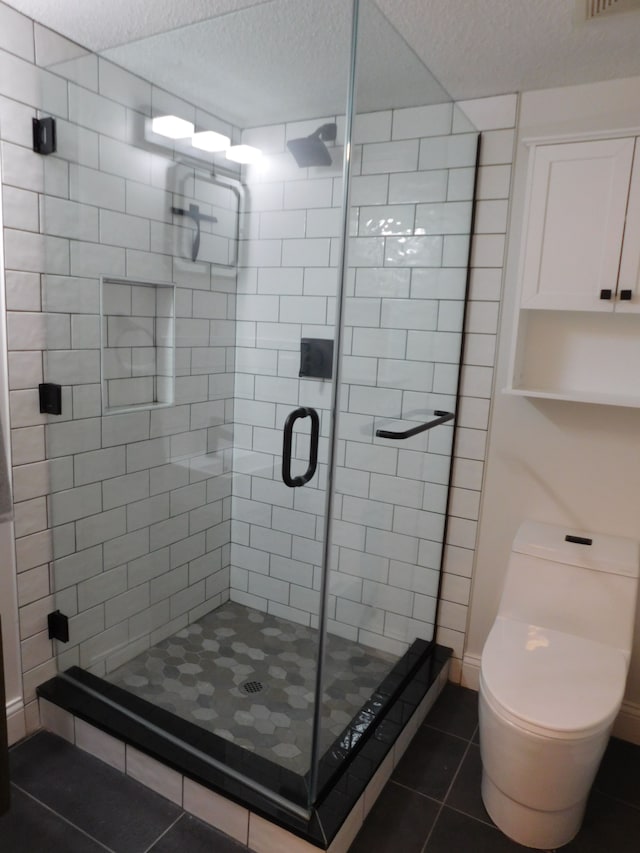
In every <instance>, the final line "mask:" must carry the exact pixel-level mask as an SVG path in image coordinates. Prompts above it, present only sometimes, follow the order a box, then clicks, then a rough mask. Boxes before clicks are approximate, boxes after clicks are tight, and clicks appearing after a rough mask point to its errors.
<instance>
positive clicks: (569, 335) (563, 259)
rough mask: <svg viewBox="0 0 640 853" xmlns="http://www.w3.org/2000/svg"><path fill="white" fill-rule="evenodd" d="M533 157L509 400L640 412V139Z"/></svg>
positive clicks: (539, 149) (563, 145)
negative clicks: (593, 404)
mask: <svg viewBox="0 0 640 853" xmlns="http://www.w3.org/2000/svg"><path fill="white" fill-rule="evenodd" d="M529 156H530V161H529V171H528V186H527V194H526V201H525V216H524V220H523V222H524V224H523V235H522V246H523V249H522V253H521V264H520V288H521V290H520V300H519V307H518V310H517V318H516V324H515V329H516V335H515V340H514V346H513V349H512V370H511V384H510V386H509V387H508V388H507V389H506V390H507V391H509V392H510V393H515V394H524V395H527V396H530V397H547V398H557V399H564V400H578V401H584V402H597V403H608V404H611V405H623V406H637V407H640V139H638V138H636V137H635V136H631V135H630V136H627V137H619V138H615V139H598V140H580V141H570V142H559V143H554V144H547V143H545V144H539V145H532V146H531V147H530V151H529Z"/></svg>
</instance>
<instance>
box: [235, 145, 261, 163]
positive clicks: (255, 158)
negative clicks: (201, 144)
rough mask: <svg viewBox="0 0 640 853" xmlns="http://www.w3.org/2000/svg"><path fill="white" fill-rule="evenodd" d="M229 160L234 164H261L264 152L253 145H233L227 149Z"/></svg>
mask: <svg viewBox="0 0 640 853" xmlns="http://www.w3.org/2000/svg"><path fill="white" fill-rule="evenodd" d="M227 160H233V162H234V163H246V164H249V163H259V162H260V160H262V151H261V150H260V149H259V148H254V147H253V145H232V146H231V148H227Z"/></svg>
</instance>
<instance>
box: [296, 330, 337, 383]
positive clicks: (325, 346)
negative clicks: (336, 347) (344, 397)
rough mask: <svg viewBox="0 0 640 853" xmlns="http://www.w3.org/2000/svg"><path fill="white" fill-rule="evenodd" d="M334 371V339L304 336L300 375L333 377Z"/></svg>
mask: <svg viewBox="0 0 640 853" xmlns="http://www.w3.org/2000/svg"><path fill="white" fill-rule="evenodd" d="M332 372H333V341H332V340H330V339H326V338H302V339H301V341H300V372H299V373H298V376H310V377H314V378H316V379H331V374H332Z"/></svg>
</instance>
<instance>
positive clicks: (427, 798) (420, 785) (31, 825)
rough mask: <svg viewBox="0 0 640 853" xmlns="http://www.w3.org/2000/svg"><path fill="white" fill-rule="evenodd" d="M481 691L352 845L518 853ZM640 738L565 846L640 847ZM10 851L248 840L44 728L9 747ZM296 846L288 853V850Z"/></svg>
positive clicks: (438, 719)
mask: <svg viewBox="0 0 640 853" xmlns="http://www.w3.org/2000/svg"><path fill="white" fill-rule="evenodd" d="M476 706H477V694H475V693H474V692H473V691H471V690H465V689H464V688H460V687H455V686H453V685H448V686H447V687H446V688H445V691H444V692H443V694H442V696H441V697H440V699H439V700H438V702H437V704H436V705H435V706H434V708H433V710H432V711H431V713H430V714H429V716H428V718H427V720H426V722H425V725H424V726H423V727H422V728H421V729H420V730H419V732H418V734H417V735H416V738H415V740H414V741H413V743H412V745H411V747H410V748H409V750H408V752H407V754H406V756H405V758H404V759H403V760H402V762H401V763H400V764H399V766H398V768H397V769H396V771H395V773H394V775H393V777H392V779H391V780H390V781H389V783H388V784H387V786H386V787H385V789H384V790H383V792H382V794H381V796H380V799H379V800H378V802H377V803H376V805H375V806H374V808H373V809H372V811H371V813H370V815H369V817H368V819H367V821H366V823H365V825H364V827H363V828H362V830H361V832H360V834H359V835H358V837H357V838H356V840H355V842H354V843H353V845H352V847H351V850H350V853H388V851H389V853H515V851H525V850H527V849H529V848H525V847H522V846H520V845H519V844H514V843H513V842H511V841H509V839H507V838H505V836H504V835H502V834H501V833H500V832H499V831H498V830H497V829H496V828H495V827H494V826H493V824H492V823H491V820H490V819H489V817H488V815H487V814H486V812H485V811H484V807H483V806H482V802H481V799H480V756H479V749H478V743H477V711H476ZM639 767H640V746H633V745H631V744H628V743H624V742H623V741H619V740H612V741H611V743H610V745H609V748H608V750H607V753H606V755H605V758H604V760H603V763H602V766H601V768H600V771H599V773H598V777H597V779H596V783H595V786H594V790H593V793H592V795H591V800H590V803H589V808H588V810H587V815H586V818H585V822H584V826H583V828H582V830H581V831H580V833H579V834H578V836H577V838H576V839H575V840H574V841H572V842H571V844H569V845H567V846H566V847H564V848H563V851H566V853H632V851H633V853H637V851H638V849H639V848H638V845H639V841H640V773H639V772H638V768H639ZM11 771H12V785H13V790H12V797H13V807H12V810H11V812H10V813H9V814H8V815H5V816H4V817H2V818H0V850H1V851H2V853H58V851H59V853H105V851H107V853H109V851H111V853H177V851H180V853H242V851H243V850H245V851H246V849H247V848H246V847H243V846H242V845H239V844H237V843H236V842H234V841H232V840H230V839H229V838H228V837H227V836H224V835H222V834H220V833H219V832H216V831H215V830H213V829H211V828H210V827H208V826H206V825H205V824H203V823H201V822H200V821H198V820H196V819H195V818H192V817H190V816H188V815H187V814H185V813H184V812H183V811H181V809H180V808H179V807H178V806H175V805H174V804H173V803H170V802H168V801H167V800H165V799H163V798H162V797H160V796H158V795H157V794H154V793H152V792H151V791H149V790H148V789H147V788H144V787H142V786H141V785H139V784H138V783H137V782H135V781H134V780H132V779H130V778H128V777H124V776H122V774H120V773H118V772H117V771H116V770H113V769H112V768H111V767H108V766H107V765H106V764H103V763H102V762H101V761H98V760H97V759H95V758H93V757H92V756H90V755H87V754H86V753H84V752H81V751H80V750H79V749H77V748H76V747H73V746H71V745H69V744H67V743H66V741H60V739H59V738H56V737H55V736H54V735H50V734H48V733H41V734H38V735H36V736H35V737H33V738H31V739H30V740H28V741H25V742H24V743H22V744H20V745H19V746H17V747H15V748H14V749H13V750H12V751H11ZM283 853H286V851H283Z"/></svg>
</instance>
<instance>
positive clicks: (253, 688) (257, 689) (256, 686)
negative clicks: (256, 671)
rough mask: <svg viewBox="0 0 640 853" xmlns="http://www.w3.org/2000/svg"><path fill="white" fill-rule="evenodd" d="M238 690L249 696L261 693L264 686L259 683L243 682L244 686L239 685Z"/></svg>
mask: <svg viewBox="0 0 640 853" xmlns="http://www.w3.org/2000/svg"><path fill="white" fill-rule="evenodd" d="M240 690H242V692H243V693H247V694H248V695H249V696H251V695H252V694H254V693H262V691H263V690H264V684H263V683H262V682H261V681H245V683H244V684H241V685H240Z"/></svg>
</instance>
